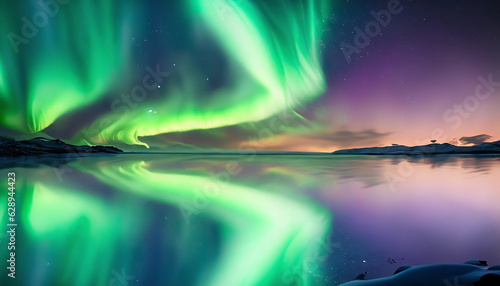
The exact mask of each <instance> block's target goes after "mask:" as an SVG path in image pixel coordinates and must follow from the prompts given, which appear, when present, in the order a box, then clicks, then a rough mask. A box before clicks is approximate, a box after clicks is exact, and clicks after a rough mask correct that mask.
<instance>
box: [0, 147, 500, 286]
mask: <svg viewBox="0 0 500 286" xmlns="http://www.w3.org/2000/svg"><path fill="white" fill-rule="evenodd" d="M20 166H21V167H20ZM10 172H14V173H15V178H16V185H15V187H16V194H15V199H16V201H15V202H16V213H15V222H16V223H17V227H16V230H15V235H16V236H15V237H16V239H15V246H16V248H15V253H16V256H15V259H16V279H10V278H8V277H7V271H8V270H7V269H6V267H5V266H4V267H2V270H1V272H2V278H1V281H2V283H1V285H34V286H35V285H36V286H41V285H50V286H53V285H131V286H133V285H217V286H220V285H338V284H341V283H344V282H347V281H350V280H352V279H354V278H355V277H356V276H357V275H358V274H360V273H363V272H368V275H367V278H368V279H372V278H377V277H382V276H388V275H392V274H393V273H394V271H395V270H396V269H397V268H398V267H399V266H402V265H421V264H429V263H460V262H465V261H467V260H472V259H482V260H487V261H488V262H490V265H494V264H500V244H499V243H498V241H500V227H499V225H500V206H499V202H500V188H499V179H498V178H500V158H499V157H495V156H480V157H478V156H476V157H474V156H432V157H411V158H409V157H406V156H387V157H381V156H348V155H336V156H333V155H329V154H322V155H257V156H256V155H252V154H241V155H201V154H200V155H196V154H192V155H189V154H123V155H116V156H100V157H84V158H73V159H68V160H58V161H56V162H55V163H52V164H48V165H44V164H40V165H35V164H31V163H30V162H29V161H24V162H20V163H19V165H18V167H11V168H4V169H2V176H3V177H4V178H5V180H4V182H5V185H4V189H5V190H4V191H2V192H1V195H0V199H1V202H2V203H1V204H2V206H3V207H2V208H0V219H1V221H2V223H3V227H4V231H3V232H2V233H1V234H0V239H1V241H2V242H1V245H2V249H1V250H0V253H1V255H2V260H3V261H4V264H3V265H7V263H6V262H5V261H6V260H7V259H9V252H10V251H8V250H7V247H4V246H5V245H7V243H8V241H9V233H8V232H7V231H8V230H9V229H10V228H9V227H8V226H7V223H8V218H9V217H10V216H9V213H8V211H7V203H8V201H7V199H8V195H7V192H8V191H7V188H8V185H7V176H8V173H10ZM4 258H5V259H4ZM14 282H15V283H14Z"/></svg>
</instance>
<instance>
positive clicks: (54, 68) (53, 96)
mask: <svg viewBox="0 0 500 286" xmlns="http://www.w3.org/2000/svg"><path fill="white" fill-rule="evenodd" d="M328 2H330V1H325V0H318V1H305V0H304V1H286V0H281V1H256V2H254V1H233V0H217V1H211V0H190V1H186V2H185V3H184V5H180V6H179V8H178V9H180V10H181V11H180V12H182V13H183V14H184V15H186V17H187V18H188V21H190V22H192V23H196V24H197V25H198V27H202V28H200V29H202V32H201V33H203V34H204V35H206V36H205V37H208V38H209V39H210V41H212V42H213V43H214V45H217V46H218V47H219V48H218V49H219V50H220V51H221V53H222V54H223V55H224V57H225V59H224V61H226V62H227V66H228V67H227V69H228V70H227V71H225V72H227V73H228V74H230V75H231V76H229V77H227V80H226V82H224V83H223V85H221V86H220V87H218V88H215V89H213V88H212V89H210V88H207V87H206V86H203V85H202V84H200V83H199V81H198V80H197V78H198V75H199V74H200V71H199V67H198V66H197V65H196V63H195V64H188V62H189V61H188V60H185V61H183V60H182V59H180V60H179V61H180V62H181V64H179V66H182V68H179V75H178V77H177V78H179V81H178V82H173V83H170V84H169V85H168V86H167V87H165V88H164V89H162V90H161V93H160V96H150V95H149V94H147V92H148V90H149V89H148V90H146V89H145V88H144V87H142V85H141V83H143V82H144V81H143V78H144V76H145V75H146V72H144V73H143V74H141V75H137V74H136V73H139V72H137V68H136V67H135V65H132V63H138V59H136V58H134V56H133V55H132V53H131V49H132V47H131V45H132V44H131V43H130V41H128V40H129V39H130V38H131V37H132V36H133V35H137V34H140V33H141V31H142V30H143V29H141V24H140V23H141V16H138V15H141V11H144V10H145V9H146V6H145V5H146V4H139V3H134V4H130V3H129V4H122V3H121V2H120V3H119V1H105V2H98V3H92V4H91V3H87V2H77V1H66V2H64V3H63V1H62V0H61V1H60V2H53V3H56V6H57V9H56V6H51V7H49V8H47V9H49V10H50V9H52V10H51V11H52V13H48V12H47V14H48V16H47V17H46V21H45V22H41V23H40V19H38V18H37V17H36V15H37V13H40V11H45V10H43V9H42V8H41V6H40V4H38V3H37V2H36V1H33V2H26V3H24V2H23V3H17V4H12V3H3V4H0V5H1V6H0V8H1V11H4V12H3V13H4V15H3V16H4V17H3V19H5V20H4V24H3V25H2V27H0V32H1V33H3V34H4V35H9V36H8V37H5V39H4V41H3V42H2V43H3V44H2V45H0V124H1V125H3V126H5V127H8V128H10V129H13V130H16V131H20V132H23V133H26V134H29V133H34V132H39V131H42V130H44V129H45V128H47V127H48V126H50V125H51V124H53V123H54V122H56V121H57V120H58V119H61V117H62V116H64V115H67V116H68V114H71V113H72V112H75V111H81V110H85V109H86V108H92V105H93V104H95V103H96V102H111V104H108V106H109V108H108V109H107V112H104V113H101V114H100V116H99V117H98V118H95V119H93V120H90V121H88V122H87V121H86V124H87V126H86V127H85V126H84V127H85V128H84V129H82V130H80V132H77V134H76V136H75V137H74V138H73V140H72V141H73V142H74V143H88V144H96V143H110V142H116V141H120V142H125V143H127V144H143V145H146V144H145V143H142V142H141V141H140V140H139V137H141V136H153V135H157V134H163V133H171V132H182V131H189V130H197V129H211V128H218V127H223V126H231V125H238V124H241V123H246V122H256V121H261V120H264V119H267V118H269V117H271V116H273V115H276V114H277V113H279V112H283V111H286V110H292V109H294V108H296V107H299V106H301V105H303V104H305V103H307V102H310V101H312V100H313V99H315V98H317V97H318V96H320V95H321V94H322V93H323V92H324V91H325V89H326V84H325V79H324V76H323V71H322V68H321V59H320V56H319V46H320V36H321V33H322V24H323V23H322V19H323V18H324V17H325V15H327V13H328V12H329V6H330V5H329V4H328ZM27 3H28V4H27ZM57 3H60V4H57ZM47 14H45V15H47ZM50 14H53V16H52V15H50ZM28 15H33V17H31V16H28ZM23 17H26V18H23ZM24 19H27V21H29V22H30V23H31V24H32V25H35V26H34V27H35V28H36V30H37V32H36V33H34V32H33V34H34V35H28V36H32V37H26V35H25V34H23V31H24V30H26V29H27V30H28V31H30V30H29V27H28V28H26V27H24V26H23V25H24V24H25V21H24ZM42 20H43V19H42ZM37 23H38V24H43V25H40V27H38V26H36V24H37ZM138 23H139V24H138ZM37 27H38V28H37ZM23 29H24V30H23ZM187 33H190V32H189V31H188V32H187ZM192 33H193V34H194V32H192ZM19 37H21V38H22V39H21V38H19ZM23 39H24V40H23ZM25 41H26V42H25ZM192 41H193V42H194V43H196V42H197V41H199V39H197V37H196V36H193V39H192ZM198 45H202V46H203V45H204V43H198ZM156 49H157V50H160V51H161V50H162V49H164V50H167V47H163V46H162V45H161V44H158V47H156ZM16 51H17V52H16ZM165 53H167V54H168V52H165ZM139 61H140V60H139ZM158 65H159V66H160V69H161V68H162V67H163V66H165V64H162V65H160V64H158ZM154 68H155V67H151V69H154ZM131 70H135V71H134V72H132V71H131ZM153 79H154V78H153ZM153 79H149V81H146V82H147V85H151V84H153ZM117 86H119V88H117ZM124 90H125V91H129V92H130V93H132V94H130V95H127V96H132V99H134V98H135V99H136V100H135V102H134V103H133V106H132V105H131V106H129V107H130V108H128V109H127V110H124V109H119V108H115V107H116V106H113V100H116V98H120V96H121V95H120V92H122V91H124ZM145 92H146V93H145ZM122 96H123V95H122ZM153 110H154V112H153ZM61 120H62V119H61ZM92 121H93V122H92ZM76 131H78V130H76Z"/></svg>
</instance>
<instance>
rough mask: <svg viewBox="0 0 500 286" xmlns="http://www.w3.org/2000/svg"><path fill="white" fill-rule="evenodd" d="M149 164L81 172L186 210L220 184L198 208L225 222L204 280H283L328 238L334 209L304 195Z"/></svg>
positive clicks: (217, 282)
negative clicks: (220, 245)
mask: <svg viewBox="0 0 500 286" xmlns="http://www.w3.org/2000/svg"><path fill="white" fill-rule="evenodd" d="M147 166H148V165H147V164H146V163H144V162H132V161H117V162H116V163H114V164H112V165H106V167H101V168H98V169H94V170H92V169H90V168H86V167H84V168H82V171H85V172H89V173H91V174H93V175H94V176H95V177H96V178H98V179H99V180H101V181H102V182H104V183H106V184H109V185H112V186H113V187H114V188H116V189H122V190H126V191H128V192H133V193H135V194H139V195H140V196H141V197H146V198H148V199H152V200H155V201H158V202H162V203H166V204H171V205H176V206H179V207H183V208H184V209H189V208H192V204H193V203H192V202H193V198H195V197H197V196H200V194H203V192H204V190H207V189H210V188H211V187H210V186H214V184H215V185H218V186H219V188H218V190H219V192H218V193H215V192H214V194H213V195H212V196H209V197H208V203H207V204H206V206H205V207H202V208H198V209H195V210H194V213H196V214H199V215H201V213H203V214H204V215H208V216H212V217H214V218H215V219H216V220H217V221H218V222H220V223H221V224H222V225H224V226H225V230H224V233H225V236H224V238H223V246H224V247H223V250H222V251H221V254H220V257H219V260H218V262H217V263H216V264H215V266H213V273H212V275H210V277H209V278H206V279H207V280H204V281H202V282H200V285H273V284H274V285H276V284H275V283H278V284H281V283H283V280H282V275H283V273H286V272H287V271H291V269H293V268H294V267H297V266H298V265H299V266H300V265H301V263H303V262H304V260H305V259H307V258H310V257H312V256H313V251H314V244H312V243H311V241H314V240H315V239H324V238H325V235H326V234H327V233H328V230H329V225H330V214H329V213H328V212H327V211H326V210H323V209H322V208H320V207H318V206H317V205H315V204H313V203H311V202H307V201H304V200H303V199H298V198H293V196H290V197H287V196H281V195H278V194H275V193H272V192H267V191H264V190H257V189H253V188H249V187H247V186H242V185H237V184H230V183H224V184H223V183H222V182H220V181H218V182H217V181H214V179H213V178H210V177H208V176H207V177H203V176H193V175H184V174H169V173H168V172H166V171H163V172H160V171H156V172H153V171H150V170H148V169H147ZM191 211H193V210H191ZM291 214H293V215H291ZM242 260H244V263H242ZM299 274H300V275H301V279H302V281H303V282H304V283H305V284H303V285H311V283H312V282H311V280H312V277H313V275H312V274H311V273H309V272H307V273H302V272H300V273H299ZM313 274H314V273H313Z"/></svg>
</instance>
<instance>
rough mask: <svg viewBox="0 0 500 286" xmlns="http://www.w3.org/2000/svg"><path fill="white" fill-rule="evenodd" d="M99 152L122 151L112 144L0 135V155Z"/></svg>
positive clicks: (115, 152)
mask: <svg viewBox="0 0 500 286" xmlns="http://www.w3.org/2000/svg"><path fill="white" fill-rule="evenodd" d="M99 153H102V154H118V153H123V151H122V150H120V149H118V148H116V147H113V146H76V145H71V144H67V143H64V142H63V141H61V140H59V139H56V140H49V139H46V138H42V137H37V138H33V139H30V140H22V141H15V140H14V139H10V138H5V137H0V157H19V156H40V155H62V154H82V155H84V154H99Z"/></svg>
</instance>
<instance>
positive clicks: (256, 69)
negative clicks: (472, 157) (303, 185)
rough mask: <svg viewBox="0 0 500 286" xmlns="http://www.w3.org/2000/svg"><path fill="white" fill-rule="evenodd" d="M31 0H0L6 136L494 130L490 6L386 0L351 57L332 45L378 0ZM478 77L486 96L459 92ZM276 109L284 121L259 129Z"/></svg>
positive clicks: (286, 146)
mask: <svg viewBox="0 0 500 286" xmlns="http://www.w3.org/2000/svg"><path fill="white" fill-rule="evenodd" d="M41 3H45V4H40V3H38V2H37V1H26V2H23V3H15V4H12V3H3V4H1V5H2V7H1V8H2V10H1V11H3V12H2V13H4V17H3V19H4V20H3V22H2V23H3V24H2V26H1V27H0V29H1V31H0V32H1V33H2V34H4V35H5V37H3V40H2V43H1V45H0V100H1V105H0V106H1V107H0V108H1V113H0V126H1V128H2V133H6V134H7V135H10V136H13V137H18V138H28V137H32V136H36V135H42V136H51V137H55V138H62V139H65V140H69V141H71V142H72V143H77V144H83V143H88V144H98V143H109V144H118V145H121V146H125V148H126V147H127V146H129V147H133V145H137V144H139V145H149V146H150V147H155V148H160V149H168V146H177V147H176V148H179V146H184V147H185V148H188V150H189V149H191V148H192V146H195V147H198V148H202V149H206V148H208V149H218V150H220V149H231V150H234V149H238V148H239V147H240V146H242V145H245V144H246V145H248V144H251V145H252V144H253V145H258V146H259V149H267V150H293V151H330V150H334V149H338V148H345V147H347V146H367V145H380V144H389V143H400V144H409V145H414V144H416V143H417V142H418V143H422V142H427V141H428V139H430V138H437V139H438V140H439V141H440V142H452V143H455V144H456V143H457V142H459V140H458V139H459V138H461V137H463V136H475V135H478V134H488V135H491V136H492V138H493V139H495V138H497V137H496V136H498V135H497V133H496V132H497V130H496V129H495V126H494V124H493V123H492V122H495V121H497V119H498V117H497V116H498V115H496V114H497V113H496V109H495V108H496V106H498V104H499V102H500V99H499V98H500V96H498V79H499V75H498V65H499V62H500V59H499V56H498V52H497V51H498V49H499V48H500V40H499V39H498V36H497V31H498V27H499V23H498V19H497V17H496V15H495V14H494V11H495V5H496V4H494V2H488V3H483V4H481V5H475V4H472V3H470V1H465V0H463V1H455V2H453V7H452V8H450V7H449V6H448V4H446V3H445V2H443V3H439V4H436V3H424V2H423V1H416V2H415V1H413V2H412V1H397V3H396V2H394V3H392V2H391V3H392V4H391V5H399V6H394V7H398V9H400V11H401V12H400V13H398V14H394V15H392V16H391V19H390V21H389V22H388V24H387V25H385V26H381V27H380V34H378V35H375V36H373V38H370V39H369V43H368V45H367V46H366V47H363V48H362V49H360V50H359V53H354V54H352V55H351V60H350V61H349V62H348V61H346V58H345V55H344V53H343V52H342V50H341V49H340V47H342V46H343V43H344V44H346V43H348V44H350V45H353V44H354V42H353V39H355V35H356V33H357V32H356V31H358V30H363V29H364V27H365V25H367V23H370V21H373V20H374V19H376V18H374V16H373V15H374V14H373V13H375V12H377V11H382V10H384V9H388V8H387V7H388V5H389V4H390V3H389V2H388V1H376V2H370V3H352V2H348V1H327V0H317V1H295V2H293V3H292V2H290V1H267V2H266V1H246V0H217V1H201V0H191V1H167V2H162V1H153V0H151V1H145V2H141V3H126V4H123V3H119V2H117V1H107V2H106V3H104V2H99V3H93V4H90V3H81V2H78V1H62V0H60V1H47V2H41ZM398 11H399V10H398ZM489 77H490V80H489V82H490V86H489V88H490V89H489V90H488V91H489V92H490V96H489V97H488V100H487V101H483V100H479V101H478V100H474V98H471V97H470V96H474V93H475V89H476V86H477V85H478V84H480V83H482V81H480V80H479V78H483V79H486V80H487V81H488V78H489ZM467 107H468V109H467ZM284 112H285V113H288V114H292V116H295V117H296V119H295V120H294V123H289V122H286V124H282V125H283V126H281V127H280V128H272V129H273V130H272V132H266V130H263V129H266V128H268V127H269V126H270V124H271V123H270V122H272V121H273V120H275V118H276V116H279V114H282V113H284ZM408 130H411V132H409V131H408ZM37 132H38V133H37ZM291 142H293V143H291Z"/></svg>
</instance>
